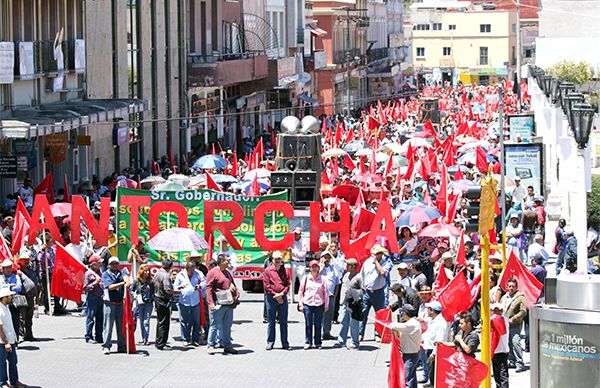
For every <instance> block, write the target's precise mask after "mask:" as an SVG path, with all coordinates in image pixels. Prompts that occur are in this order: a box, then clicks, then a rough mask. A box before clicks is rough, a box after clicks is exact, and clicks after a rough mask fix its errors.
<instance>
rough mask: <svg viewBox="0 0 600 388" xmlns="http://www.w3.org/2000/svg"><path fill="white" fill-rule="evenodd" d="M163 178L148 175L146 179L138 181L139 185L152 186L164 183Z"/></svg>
mask: <svg viewBox="0 0 600 388" xmlns="http://www.w3.org/2000/svg"><path fill="white" fill-rule="evenodd" d="M165 182H166V181H165V178H163V177H162V176H160V175H150V176H149V177H147V178H144V179H142V180H141V181H140V183H141V184H145V183H150V184H153V185H157V184H159V183H165Z"/></svg>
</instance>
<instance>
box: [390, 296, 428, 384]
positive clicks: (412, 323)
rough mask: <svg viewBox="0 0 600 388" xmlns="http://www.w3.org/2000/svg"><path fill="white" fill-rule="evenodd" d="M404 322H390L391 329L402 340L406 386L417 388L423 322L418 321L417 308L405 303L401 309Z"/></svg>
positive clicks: (401, 348) (401, 347)
mask: <svg viewBox="0 0 600 388" xmlns="http://www.w3.org/2000/svg"><path fill="white" fill-rule="evenodd" d="M400 312H401V314H402V322H392V323H390V329H392V330H393V331H394V335H396V336H397V338H398V339H399V340H400V350H401V352H402V360H403V361H404V374H405V378H406V388H417V364H418V363H419V348H420V345H421V324H420V323H419V321H417V319H416V316H417V310H416V309H415V308H414V306H412V305H410V304H405V305H404V306H402V308H401V310H400Z"/></svg>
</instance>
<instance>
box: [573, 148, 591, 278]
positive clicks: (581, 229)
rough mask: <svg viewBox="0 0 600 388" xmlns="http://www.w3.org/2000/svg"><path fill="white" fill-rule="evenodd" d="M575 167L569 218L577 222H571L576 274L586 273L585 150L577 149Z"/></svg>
mask: <svg viewBox="0 0 600 388" xmlns="http://www.w3.org/2000/svg"><path fill="white" fill-rule="evenodd" d="M577 165H578V166H577V167H578V170H579V179H578V182H579V184H578V187H577V189H576V195H575V199H576V200H575V203H576V207H575V210H576V211H575V214H577V217H571V218H574V219H576V220H577V222H573V223H572V225H573V226H574V228H573V229H574V232H575V238H576V239H577V273H581V274H587V273H588V251H587V245H586V238H587V202H586V201H587V195H586V191H585V150H581V149H577Z"/></svg>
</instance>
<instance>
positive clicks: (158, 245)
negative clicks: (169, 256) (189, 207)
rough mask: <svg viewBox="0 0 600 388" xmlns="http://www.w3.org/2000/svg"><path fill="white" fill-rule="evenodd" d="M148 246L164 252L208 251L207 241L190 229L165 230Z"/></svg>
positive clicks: (150, 241) (149, 242) (149, 241)
mask: <svg viewBox="0 0 600 388" xmlns="http://www.w3.org/2000/svg"><path fill="white" fill-rule="evenodd" d="M147 244H148V246H149V247H150V248H152V249H154V250H156V251H162V252H190V251H200V250H203V249H208V244H207V243H206V240H204V238H203V237H202V236H200V234H198V232H196V231H195V230H193V229H188V228H171V229H166V230H163V231H162V232H159V233H157V234H156V236H154V237H152V238H151V239H150V240H148V243H147Z"/></svg>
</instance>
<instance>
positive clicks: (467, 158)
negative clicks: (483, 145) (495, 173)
mask: <svg viewBox="0 0 600 388" xmlns="http://www.w3.org/2000/svg"><path fill="white" fill-rule="evenodd" d="M485 157H486V159H487V161H488V162H490V163H493V162H495V161H496V159H494V158H493V157H491V156H490V155H488V154H486V155H485ZM458 163H460V164H467V163H470V164H477V152H475V151H469V152H467V153H465V154H462V155H461V156H460V157H459V158H458Z"/></svg>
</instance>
